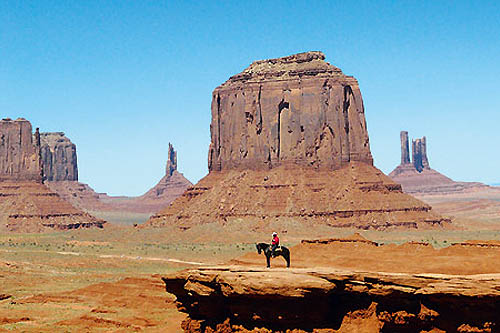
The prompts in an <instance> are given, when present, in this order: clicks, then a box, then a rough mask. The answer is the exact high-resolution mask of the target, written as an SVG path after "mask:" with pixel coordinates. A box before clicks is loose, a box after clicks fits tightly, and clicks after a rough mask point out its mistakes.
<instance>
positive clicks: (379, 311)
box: [163, 237, 500, 333]
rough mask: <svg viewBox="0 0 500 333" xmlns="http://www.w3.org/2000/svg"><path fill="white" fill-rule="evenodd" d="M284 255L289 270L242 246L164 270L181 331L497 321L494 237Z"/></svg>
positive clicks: (349, 243)
mask: <svg viewBox="0 0 500 333" xmlns="http://www.w3.org/2000/svg"><path fill="white" fill-rule="evenodd" d="M291 254H292V268H290V269H286V268H272V269H270V270H269V269H266V268H264V267H263V266H264V258H263V257H262V256H258V255H257V254H247V255H245V256H243V257H242V258H240V259H239V260H237V261H238V264H233V265H225V266H213V267H202V268H198V269H191V270H186V271H182V272H177V273H173V274H170V275H168V276H166V277H164V278H163V281H164V282H165V286H166V290H167V292H169V293H173V294H174V295H176V296H177V302H178V309H179V310H180V311H181V312H185V313H187V314H188V316H189V317H188V319H187V320H186V321H184V323H183V328H184V330H185V331H186V332H248V331H252V330H253V329H254V328H260V329H261V330H260V331H259V332H267V330H269V331H282V332H284V331H287V330H290V331H293V332H313V331H314V332H317V331H320V330H324V331H325V332H332V333H334V332H339V333H340V332H391V333H392V332H423V331H426V332H428V331H432V332H442V331H445V332H496V330H497V329H498V325H499V324H500V319H499V317H498V307H499V306H500V291H499V290H500V270H499V268H498V265H497V264H496V256H498V255H499V254H500V246H499V244H498V242H465V243H464V244H456V245H453V246H450V247H448V248H445V249H441V250H437V249H434V248H433V247H432V246H430V245H429V244H427V243H406V244H402V245H399V246H397V245H394V244H390V245H381V244H377V243H375V242H371V241H367V240H366V239H363V238H362V237H353V238H350V239H333V240H320V241H315V242H302V243H301V244H299V245H297V246H295V247H293V248H291ZM465 258H467V259H465ZM469 260H470V261H469ZM275 261H276V262H278V259H275V260H273V263H272V264H273V265H275V264H274V263H275ZM464 262H467V264H466V265H464V264H463V263H464ZM460 263H462V264H460ZM259 264H260V265H259ZM381 267H382V268H381ZM423 272H425V273H423ZM266 329H267V330H266Z"/></svg>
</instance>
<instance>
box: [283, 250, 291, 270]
mask: <svg viewBox="0 0 500 333" xmlns="http://www.w3.org/2000/svg"><path fill="white" fill-rule="evenodd" d="M281 251H282V252H283V258H285V260H286V267H290V250H289V249H288V248H287V247H284V246H282V247H281Z"/></svg>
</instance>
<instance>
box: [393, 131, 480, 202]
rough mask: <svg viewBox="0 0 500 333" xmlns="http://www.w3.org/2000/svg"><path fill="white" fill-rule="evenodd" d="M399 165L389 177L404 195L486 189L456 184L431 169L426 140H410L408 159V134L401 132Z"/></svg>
mask: <svg viewBox="0 0 500 333" xmlns="http://www.w3.org/2000/svg"><path fill="white" fill-rule="evenodd" d="M400 138H401V164H400V165H398V166H397V167H396V168H395V169H394V170H392V171H391V173H390V174H389V177H391V178H392V180H394V181H395V182H397V183H399V184H401V185H402V188H403V190H404V191H405V192H406V193H412V194H421V195H423V194H438V193H439V194H444V193H456V192H463V191H466V190H469V189H472V188H475V189H478V188H483V189H484V188H486V187H487V186H486V185H485V184H481V183H475V182H456V181H453V180H452V179H450V178H448V177H446V176H445V175H443V174H441V173H439V172H437V171H436V170H434V169H431V167H430V165H429V159H428V158H427V138H426V137H425V136H424V137H422V138H417V139H414V140H412V160H411V161H410V158H409V149H408V148H409V147H408V132H406V131H401V135H400Z"/></svg>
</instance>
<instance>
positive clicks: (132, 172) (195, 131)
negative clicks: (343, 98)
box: [0, 0, 500, 195]
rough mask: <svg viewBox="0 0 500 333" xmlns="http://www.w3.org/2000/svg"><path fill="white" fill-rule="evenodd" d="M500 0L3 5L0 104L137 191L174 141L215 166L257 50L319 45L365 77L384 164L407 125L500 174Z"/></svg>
mask: <svg viewBox="0 0 500 333" xmlns="http://www.w3.org/2000/svg"><path fill="white" fill-rule="evenodd" d="M499 22H500V4H499V2H498V1H435V0H434V1H330V2H328V3H327V2H325V1H224V2H216V1H199V2H189V1H178V2H174V1H166V2H163V1H61V0H58V1H43V0H37V1H14V0H12V1H10V0H5V1H1V2H0V117H2V118H3V117H11V118H17V117H25V118H27V119H28V120H30V121H31V122H32V124H33V126H34V127H40V129H41V130H42V131H64V132H65V133H66V134H67V136H68V137H70V138H71V140H72V141H73V142H75V143H76V144H77V150H78V159H79V173H80V180H81V181H82V182H85V183H88V184H90V185H91V186H92V187H93V188H94V189H96V190H97V191H100V192H108V193H110V194H116V195H117V194H124V195H139V194H142V193H143V192H145V191H146V190H147V189H149V188H150V187H151V186H153V185H154V184H155V183H156V182H157V181H158V180H159V179H160V178H161V177H162V176H163V174H164V166H165V162H166V157H167V148H168V142H172V143H173V144H174V146H175V148H176V149H177V150H178V160H179V169H180V171H181V172H183V173H184V174H185V176H187V177H188V178H189V179H190V180H191V181H194V182H195V181H197V180H199V179H200V178H201V177H203V176H204V175H205V174H206V173H207V149H208V144H209V140H210V139H209V123H210V102H211V92H212V90H213V89H214V88H215V87H216V86H218V85H219V84H221V83H222V82H224V81H225V80H226V79H227V78H229V76H231V75H233V74H236V73H239V72H240V71H241V70H243V69H244V68H245V67H247V66H248V65H249V64H250V63H251V62H252V61H253V60H258V59H266V58H274V57H280V56H285V55H289V54H293V53H297V52H303V51H308V50H321V51H323V52H324V53H325V54H326V56H327V61H328V62H330V63H332V64H334V65H336V66H337V67H340V68H341V69H342V70H343V71H344V73H346V74H349V75H353V76H355V77H356V78H357V79H358V81H359V83H360V87H361V92H362V94H363V98H364V102H365V109H366V117H367V122H368V130H369V134H370V142H371V148H372V153H373V156H374V158H375V165H376V166H377V167H379V168H380V169H382V170H383V171H384V172H386V173H388V172H390V171H391V170H392V169H393V168H394V167H395V166H396V165H397V164H398V163H399V160H400V156H399V154H400V148H399V131H400V130H403V129H405V130H408V131H409V132H410V136H411V137H420V136H423V135H426V136H427V138H428V153H429V159H430V163H431V167H433V168H435V169H436V170H438V171H440V172H442V173H444V174H446V175H448V176H450V177H452V178H454V179H456V180H466V181H483V182H487V183H491V182H499V181H500V174H499V171H498V166H499V165H500V154H499V153H498V152H499V149H498V142H499V141H500V128H499V121H500V59H499V55H500V23H499Z"/></svg>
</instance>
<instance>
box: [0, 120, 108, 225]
mask: <svg viewBox="0 0 500 333" xmlns="http://www.w3.org/2000/svg"><path fill="white" fill-rule="evenodd" d="M0 140H1V143H0V229H1V230H12V231H27V232H38V231H43V230H46V229H50V228H52V229H54V228H55V229H74V228H80V227H101V228H102V226H103V225H104V223H105V222H104V221H102V220H99V219H96V218H94V217H92V216H90V215H88V214H86V213H84V212H82V211H81V210H79V209H76V208H75V207H73V206H71V205H70V204H69V203H68V202H66V201H64V200H63V199H61V198H60V197H59V195H58V194H56V193H55V192H52V191H51V190H50V189H49V188H48V187H47V186H45V185H44V184H42V163H41V135H40V133H39V131H38V129H37V130H36V132H35V134H34V135H33V133H32V127H31V124H30V122H29V121H27V120H25V119H22V118H19V119H17V120H15V121H12V120H10V119H4V120H2V121H0Z"/></svg>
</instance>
